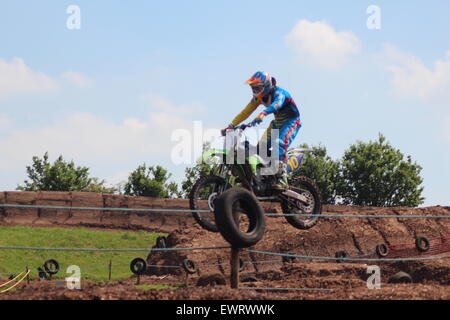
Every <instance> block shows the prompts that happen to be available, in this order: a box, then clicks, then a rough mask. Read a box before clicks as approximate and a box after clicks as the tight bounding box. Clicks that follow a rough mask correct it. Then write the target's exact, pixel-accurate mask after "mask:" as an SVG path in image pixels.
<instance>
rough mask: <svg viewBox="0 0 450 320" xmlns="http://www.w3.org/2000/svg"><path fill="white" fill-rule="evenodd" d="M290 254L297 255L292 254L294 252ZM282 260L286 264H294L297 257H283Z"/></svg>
mask: <svg viewBox="0 0 450 320" xmlns="http://www.w3.org/2000/svg"><path fill="white" fill-rule="evenodd" d="M288 254H292V255H295V253H292V252H288ZM281 260H282V262H284V263H292V262H295V260H296V258H295V257H291V256H283V257H282V258H281Z"/></svg>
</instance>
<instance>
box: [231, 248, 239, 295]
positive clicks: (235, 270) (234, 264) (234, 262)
mask: <svg viewBox="0 0 450 320" xmlns="http://www.w3.org/2000/svg"><path fill="white" fill-rule="evenodd" d="M240 251H241V250H240V249H239V248H231V259H230V266H231V274H230V284H231V288H232V289H237V288H239V253H240Z"/></svg>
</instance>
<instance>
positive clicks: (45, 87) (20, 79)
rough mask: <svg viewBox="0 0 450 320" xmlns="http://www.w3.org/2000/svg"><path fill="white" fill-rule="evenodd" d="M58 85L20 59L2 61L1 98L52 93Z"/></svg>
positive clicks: (0, 68) (0, 75)
mask: <svg viewBox="0 0 450 320" xmlns="http://www.w3.org/2000/svg"><path fill="white" fill-rule="evenodd" d="M57 89H58V84H57V82H56V81H55V80H53V79H52V78H51V77H49V76H47V75H45V74H43V73H41V72H38V71H33V70H31V69H30V68H29V67H28V66H27V65H26V64H25V62H24V61H23V60H22V59H20V58H12V60H11V62H7V61H5V60H2V59H0V98H3V97H7V96H11V95H15V94H23V93H52V92H55V91H56V90H57Z"/></svg>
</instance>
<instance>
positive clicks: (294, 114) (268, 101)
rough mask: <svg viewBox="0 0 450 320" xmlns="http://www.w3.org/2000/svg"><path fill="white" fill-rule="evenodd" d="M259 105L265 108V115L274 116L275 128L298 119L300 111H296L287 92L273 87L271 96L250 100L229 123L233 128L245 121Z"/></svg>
mask: <svg viewBox="0 0 450 320" xmlns="http://www.w3.org/2000/svg"><path fill="white" fill-rule="evenodd" d="M261 104H262V105H264V106H265V107H266V108H265V109H264V110H263V111H264V112H265V113H267V114H271V113H273V114H274V116H275V121H274V122H275V123H274V124H275V126H277V127H279V126H282V125H283V124H284V123H286V122H287V121H289V120H292V119H300V111H299V110H298V108H297V105H296V104H295V102H294V100H293V99H292V97H291V95H290V94H289V92H287V91H286V90H284V89H282V88H280V87H275V88H274V89H273V90H272V92H271V94H270V95H269V96H268V97H266V98H265V99H259V98H252V100H251V101H250V102H249V103H248V105H247V106H246V107H245V108H244V110H242V111H241V112H240V113H239V114H238V115H237V116H236V117H235V118H234V119H233V121H231V124H232V125H234V126H237V125H239V124H240V123H241V122H243V121H244V120H246V119H247V118H248V117H249V116H250V115H251V114H252V113H253V112H254V111H255V110H256V108H258V107H259V106H260V105H261Z"/></svg>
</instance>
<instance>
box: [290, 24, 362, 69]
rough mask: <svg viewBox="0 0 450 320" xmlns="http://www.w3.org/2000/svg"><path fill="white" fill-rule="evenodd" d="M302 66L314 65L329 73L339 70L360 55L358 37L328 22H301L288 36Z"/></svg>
mask: <svg viewBox="0 0 450 320" xmlns="http://www.w3.org/2000/svg"><path fill="white" fill-rule="evenodd" d="M286 41H287V45H288V47H290V48H292V49H293V50H294V51H295V53H296V54H297V56H298V59H299V60H300V62H302V63H313V64H316V65H318V66H320V67H322V68H324V69H327V70H336V69H338V68H339V67H340V66H342V65H343V64H345V63H346V62H348V60H349V58H350V56H351V55H354V54H357V53H359V52H360V42H359V40H358V38H357V37H356V36H355V35H354V34H353V33H352V32H349V31H336V30H335V29H333V27H332V26H330V25H329V24H328V23H326V22H325V21H316V22H310V21H308V20H300V21H299V22H298V23H297V24H296V25H295V26H294V28H293V29H292V30H291V31H290V32H289V34H288V35H287V36H286Z"/></svg>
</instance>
